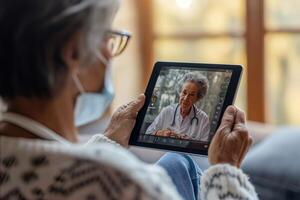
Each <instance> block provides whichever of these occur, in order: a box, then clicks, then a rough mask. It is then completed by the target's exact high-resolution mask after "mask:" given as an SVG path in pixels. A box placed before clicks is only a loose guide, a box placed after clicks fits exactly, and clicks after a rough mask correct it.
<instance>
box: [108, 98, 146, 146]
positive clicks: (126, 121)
mask: <svg viewBox="0 0 300 200" xmlns="http://www.w3.org/2000/svg"><path fill="white" fill-rule="evenodd" d="M144 103H145V95H144V94H141V95H140V96H139V97H138V98H137V99H135V100H133V101H131V102H129V103H127V104H125V105H123V106H121V107H119V108H118V109H117V110H116V111H115V112H114V114H113V116H112V118H111V121H110V123H109V125H108V127H107V129H106V131H105V136H107V137H108V138H109V139H111V140H114V141H116V142H117V143H119V144H120V145H122V146H124V147H128V142H129V138H130V134H131V132H132V129H133V127H134V124H135V121H136V116H137V113H138V111H139V110H140V109H141V108H142V107H143V105H144Z"/></svg>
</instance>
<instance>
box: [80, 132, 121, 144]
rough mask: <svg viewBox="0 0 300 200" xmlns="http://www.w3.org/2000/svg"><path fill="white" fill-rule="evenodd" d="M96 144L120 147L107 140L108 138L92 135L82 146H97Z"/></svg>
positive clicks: (101, 135)
mask: <svg viewBox="0 0 300 200" xmlns="http://www.w3.org/2000/svg"><path fill="white" fill-rule="evenodd" d="M97 143H109V144H113V145H116V146H121V145H120V144H119V143H117V142H115V141H113V140H111V139H109V138H108V137H106V136H105V135H103V134H96V135H93V136H92V137H91V139H89V140H88V141H87V142H86V143H85V144H84V145H85V146H89V145H94V144H97Z"/></svg>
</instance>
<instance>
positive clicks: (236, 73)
mask: <svg viewBox="0 0 300 200" xmlns="http://www.w3.org/2000/svg"><path fill="white" fill-rule="evenodd" d="M163 67H164V68H165V67H184V68H185V67H186V68H198V69H201V68H205V69H207V68H211V69H221V70H232V76H231V80H230V82H229V85H228V89H227V92H226V96H225V99H224V103H223V106H222V109H221V114H220V118H219V120H218V123H217V128H218V127H219V126H220V123H221V119H222V116H223V114H224V112H225V109H226V107H227V106H229V105H232V104H233V102H234V100H235V95H236V93H237V89H238V86H239V83H240V79H241V75H242V72H243V68H242V66H241V65H231V64H209V63H184V62H156V63H155V65H154V68H153V71H152V74H151V77H150V80H149V82H148V86H147V88H146V91H145V96H146V100H145V104H144V106H143V107H142V108H141V110H140V111H139V113H138V115H137V119H136V123H135V126H134V128H133V130H132V133H131V136H130V139H129V145H132V146H139V147H147V148H154V149H161V150H171V151H178V152H185V153H192V154H200V155H207V153H208V148H206V149H205V150H200V149H199V150H198V149H189V148H183V147H176V146H169V145H163V144H154V143H145V142H139V141H138V137H139V131H140V129H141V127H142V124H143V122H144V118H145V115H146V112H147V109H148V106H149V104H150V101H151V97H152V93H153V90H154V88H155V85H156V82H157V79H158V77H159V74H160V71H161V69H162V68H163ZM209 145H210V141H209V142H208V147H209Z"/></svg>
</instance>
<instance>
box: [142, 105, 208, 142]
mask: <svg viewBox="0 0 300 200" xmlns="http://www.w3.org/2000/svg"><path fill="white" fill-rule="evenodd" d="M177 105H178V104H172V105H169V106H167V107H165V108H163V109H162V111H161V112H160V113H159V115H158V116H157V117H156V118H155V120H154V121H153V122H152V124H151V125H150V126H149V127H148V129H147V131H146V134H155V132H156V131H159V130H166V129H169V130H172V131H175V132H176V133H177V134H185V135H187V136H188V137H190V138H191V139H193V140H200V141H208V139H209V131H210V124H209V119H208V116H207V114H206V113H205V112H204V111H202V110H201V109H198V108H196V107H195V111H196V112H194V110H193V109H191V111H190V113H189V115H188V116H186V117H185V118H184V119H183V118H182V116H181V114H180V106H178V109H177V112H176V113H175V111H176V107H177ZM174 115H175V124H174V125H173V126H172V122H173V118H174ZM194 116H195V117H196V118H197V119H198V124H197V120H196V119H194V120H192V119H193V117H194ZM191 122H192V125H191Z"/></svg>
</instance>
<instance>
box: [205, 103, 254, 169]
mask: <svg viewBox="0 0 300 200" xmlns="http://www.w3.org/2000/svg"><path fill="white" fill-rule="evenodd" d="M245 121H246V120H245V114H244V112H243V111H241V110H239V109H238V108H236V107H235V106H229V107H228V108H227V109H226V111H225V113H224V115H223V118H222V122H221V124H220V127H219V129H218V130H217V132H216V134H215V136H214V138H213V139H212V142H211V144H210V147H209V149H208V159H209V162H210V164H212V165H214V164H220V163H228V164H231V165H234V166H236V167H240V166H241V163H242V160H243V159H244V157H245V155H246V153H247V151H248V150H249V148H250V146H251V144H252V138H251V136H250V135H249V132H248V130H247V128H246V124H245Z"/></svg>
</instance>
